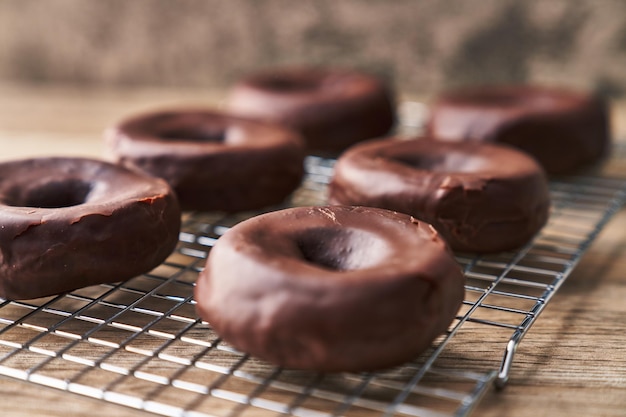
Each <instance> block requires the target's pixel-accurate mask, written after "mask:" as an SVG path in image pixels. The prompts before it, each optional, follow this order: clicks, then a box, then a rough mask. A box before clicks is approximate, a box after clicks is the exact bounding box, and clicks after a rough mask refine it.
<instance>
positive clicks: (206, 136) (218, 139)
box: [159, 127, 226, 143]
mask: <svg viewBox="0 0 626 417" xmlns="http://www.w3.org/2000/svg"><path fill="white" fill-rule="evenodd" d="M159 136H160V137H161V138H163V139H166V140H169V141H185V142H202V143H207V142H214V143H223V142H224V141H225V139H226V132H225V131H224V129H202V128H197V127H196V128H193V127H181V128H177V129H170V130H165V131H163V132H161V133H160V134H159Z"/></svg>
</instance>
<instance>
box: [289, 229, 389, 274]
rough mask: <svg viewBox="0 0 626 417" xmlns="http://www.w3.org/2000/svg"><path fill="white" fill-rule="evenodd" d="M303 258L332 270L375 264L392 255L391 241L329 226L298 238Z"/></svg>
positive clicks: (353, 268) (362, 232) (361, 231)
mask: <svg viewBox="0 0 626 417" xmlns="http://www.w3.org/2000/svg"><path fill="white" fill-rule="evenodd" d="M296 244H297V247H298V249H299V250H300V253H301V255H302V258H303V259H304V260H305V261H307V262H309V263H312V264H315V265H316V266H319V267H322V268H324V269H330V270H333V271H352V270H358V269H365V268H369V267H373V266H375V265H377V264H379V263H380V262H382V261H383V260H384V259H385V258H386V257H387V255H388V254H389V252H390V250H389V246H388V243H387V242H386V241H385V240H384V239H382V238H381V237H379V236H377V235H375V234H374V233H371V232H368V231H365V230H358V229H349V228H345V229H338V228H330V227H322V228H313V229H307V230H306V231H304V232H303V233H302V234H300V235H299V236H298V237H297V238H296Z"/></svg>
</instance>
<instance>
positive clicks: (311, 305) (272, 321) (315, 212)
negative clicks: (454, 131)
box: [195, 206, 464, 372]
mask: <svg viewBox="0 0 626 417" xmlns="http://www.w3.org/2000/svg"><path fill="white" fill-rule="evenodd" d="M463 284H464V277H463V274H462V273H461V270H460V268H459V266H458V264H457V263H456V261H455V260H454V258H453V257H452V255H451V252H450V251H449V249H448V247H447V245H446V244H445V243H444V241H443V240H442V239H441V238H440V237H439V235H438V233H437V232H436V231H435V230H434V229H433V228H432V227H431V226H429V225H428V224H426V223H424V222H420V221H417V220H415V219H413V218H411V217H410V216H407V215H404V214H399V213H394V212H391V211H387V210H381V209H375V208H364V207H342V206H334V207H300V208H292V209H286V210H282V211H277V212H271V213H268V214H264V215H261V216H257V217H254V218H251V219H249V220H246V221H244V222H242V223H240V224H238V225H236V226H235V227H233V228H232V229H230V230H229V231H228V232H227V233H226V234H224V235H223V236H222V237H221V238H220V239H219V240H218V241H217V243H216V245H215V246H214V247H213V249H212V250H211V252H210V254H209V258H208V260H207V264H206V268H205V269H204V270H203V271H202V272H201V273H200V277H199V278H198V281H197V284H196V289H195V298H196V301H197V308H198V312H199V314H200V316H201V317H202V318H203V319H205V320H207V321H208V322H209V324H210V325H211V326H212V328H213V329H214V330H215V331H216V332H217V333H218V334H219V335H220V336H221V337H223V338H224V339H225V340H226V341H228V342H229V343H231V344H233V345H234V346H235V347H237V348H238V349H241V350H243V351H245V352H248V353H250V354H252V355H254V356H257V357H259V358H262V359H265V360H268V361H270V362H273V363H275V364H277V365H279V366H284V367H288V368H298V369H311V370H317V371H324V372H335V371H361V370H371V369H377V368H384V367H390V366H394V365H397V364H400V363H403V362H405V361H407V360H410V359H412V358H413V357H415V356H416V355H418V354H419V353H421V352H422V351H424V350H425V349H426V348H427V347H428V346H429V345H430V343H431V342H432V341H433V339H434V338H435V337H437V336H438V335H439V334H441V333H442V332H444V331H445V330H446V328H447V327H448V326H449V325H450V323H451V321H452V320H453V319H454V317H455V314H456V313H457V311H458V309H459V307H460V305H461V302H462V300H463V295H464V288H463Z"/></svg>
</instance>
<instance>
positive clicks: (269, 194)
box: [105, 109, 305, 212]
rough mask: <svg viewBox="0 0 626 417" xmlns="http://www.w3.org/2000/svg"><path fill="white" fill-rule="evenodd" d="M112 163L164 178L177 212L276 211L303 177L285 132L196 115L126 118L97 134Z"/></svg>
mask: <svg viewBox="0 0 626 417" xmlns="http://www.w3.org/2000/svg"><path fill="white" fill-rule="evenodd" d="M105 140H106V146H107V152H108V155H109V158H110V159H112V160H113V161H115V162H117V163H119V164H121V165H123V166H126V167H129V168H133V169H138V170H141V171H144V172H147V173H149V174H150V175H153V176H156V177H161V178H163V179H165V180H166V181H167V182H168V183H169V184H170V185H171V186H172V187H173V188H174V190H175V191H176V194H177V195H178V198H179V200H180V204H181V207H182V208H183V209H184V210H204V211H211V210H219V211H227V212H237V211H244V210H252V209H259V208H263V207H266V206H270V205H274V204H279V203H281V202H283V201H284V200H285V199H286V198H287V196H288V195H289V194H290V193H291V192H292V191H294V190H295V189H296V188H297V187H298V186H299V185H300V181H301V180H302V176H303V175H304V167H303V161H304V156H305V153H304V145H303V142H302V139H301V138H300V136H299V135H298V134H297V133H296V132H293V131H291V130H288V129H286V128H283V127H280V126H276V125H272V124H268V123H262V122H257V121H252V120H246V119H242V118H239V117H232V116H229V115H226V114H222V113H218V112H214V111H209V110H200V109H195V110H193V109H188V110H182V109H181V110H172V111H161V112H154V113H149V114H145V115H139V116H137V117H133V118H130V119H128V120H126V121H123V122H121V123H120V124H119V125H117V126H115V127H113V128H111V129H109V130H108V131H107V132H106V134H105Z"/></svg>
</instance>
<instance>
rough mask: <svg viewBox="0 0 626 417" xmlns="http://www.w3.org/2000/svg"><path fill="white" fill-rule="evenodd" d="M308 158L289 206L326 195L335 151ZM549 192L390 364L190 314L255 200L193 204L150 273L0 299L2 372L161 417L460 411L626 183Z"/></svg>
mask: <svg viewBox="0 0 626 417" xmlns="http://www.w3.org/2000/svg"><path fill="white" fill-rule="evenodd" d="M306 166H307V177H306V179H305V181H304V183H303V186H302V187H301V188H300V189H299V190H298V192H296V193H295V195H294V197H293V199H292V201H291V203H290V205H315V204H323V203H324V200H325V193H326V186H327V183H328V180H329V178H330V176H331V174H332V170H333V161H332V160H329V159H323V158H318V157H309V158H308V159H307V161H306ZM551 193H552V212H551V216H550V219H549V222H548V224H547V225H546V226H545V227H544V229H543V230H542V231H541V232H540V233H539V234H538V236H537V237H536V238H535V239H534V240H533V241H532V242H530V243H529V244H528V245H527V246H525V247H523V248H521V249H520V250H518V251H515V252H506V253H499V254H494V255H489V256H479V257H475V256H467V255H463V254H458V255H457V260H458V261H459V263H460V264H461V265H462V266H463V268H464V271H465V275H466V278H467V284H466V298H465V301H464V303H463V306H462V308H461V310H460V311H459V315H458V316H457V318H456V319H455V321H454V322H453V323H452V325H451V326H450V328H449V330H448V332H447V333H446V334H444V335H442V336H441V337H439V338H438V339H437V340H436V341H435V342H434V343H433V345H432V347H431V348H430V349H429V350H428V351H427V352H426V353H425V354H423V355H421V356H420V357H418V358H416V359H415V360H413V361H411V362H409V363H406V364H404V365H402V366H400V367H397V368H394V369H389V370H386V371H383V372H377V373H361V374H347V373H343V374H326V375H325V374H317V373H313V372H303V371H294V370H289V369H281V368H277V367H275V366H272V365H270V364H267V363H264V362H262V361H260V360H258V359H256V358H254V357H250V356H249V355H247V354H245V353H243V352H239V351H237V350H236V349H234V348H233V347H232V346H229V345H228V344H227V343H225V342H223V341H221V340H220V339H219V337H218V336H217V335H216V334H215V333H214V332H213V331H212V329H211V327H210V324H209V323H206V322H202V321H201V320H199V319H198V317H197V314H196V312H195V301H194V300H193V297H192V293H193V286H194V282H195V280H196V277H197V274H198V272H199V271H200V270H201V269H202V267H203V266H204V262H205V259H206V257H207V255H208V253H209V251H210V250H211V247H212V246H213V244H214V243H215V242H216V241H217V239H219V237H220V236H221V235H222V234H223V233H224V232H225V231H226V230H228V228H230V227H231V226H232V225H234V224H236V223H238V222H239V221H241V220H243V219H245V218H247V217H249V216H251V215H253V214H254V213H246V214H240V215H235V216H233V215H231V216H226V215H223V214H220V213H190V214H186V215H185V217H184V222H183V229H182V232H181V234H180V242H179V245H178V247H177V249H176V251H175V252H174V253H173V254H172V255H171V256H170V257H169V258H168V259H167V260H166V261H165V262H164V263H163V264H162V265H160V266H159V267H157V268H156V269H154V270H153V271H151V272H150V273H147V274H144V275H141V276H138V277H136V278H133V279H131V280H129V281H126V282H122V283H118V284H115V285H98V286H93V287H88V288H84V289H80V290H76V291H73V292H71V293H69V294H65V295H59V296H54V297H48V298H42V299H36V300H28V301H7V300H2V299H0V374H3V375H7V376H10V377H14V378H17V379H21V380H26V381H30V382H32V383H35V384H40V385H45V386H50V387H54V388H58V389H61V390H65V391H69V392H72V393H77V394H81V395H85V396H89V397H94V398H98V399H101V400H103V401H107V402H112V403H118V404H122V405H125V406H129V407H134V408H137V409H142V410H146V411H149V412H152V413H155V414H159V415H165V416H189V417H203V416H216V417H222V416H277V415H292V416H302V417H321V416H339V415H341V416H424V417H443V416H466V415H469V414H470V413H471V411H472V409H473V408H474V407H475V406H476V405H477V404H478V403H479V401H480V399H481V398H482V396H483V395H484V394H485V392H487V390H489V389H490V388H491V387H493V386H494V385H495V386H497V387H502V386H503V385H504V384H505V383H506V381H507V379H508V375H509V371H510V369H511V366H512V365H513V363H514V361H513V359H514V353H515V350H516V348H517V346H518V345H519V343H520V341H521V340H522V338H523V337H524V335H525V334H526V333H527V332H528V330H529V329H530V328H531V326H532V324H533V323H534V322H535V320H537V318H538V317H539V315H540V314H541V312H542V311H543V309H544V308H545V306H546V305H547V304H548V302H549V301H550V299H551V298H552V297H553V296H554V294H555V293H556V292H557V290H558V289H559V288H560V287H561V285H562V284H563V282H564V281H565V279H566V278H567V276H568V275H569V274H570V272H571V271H572V270H573V269H574V267H575V266H576V264H577V263H578V262H579V260H580V259H581V256H582V255H583V253H584V252H585V251H586V249H587V248H588V247H589V245H590V244H591V243H592V242H593V240H594V239H595V238H596V236H597V235H598V233H599V232H600V231H601V230H602V228H603V227H604V226H605V225H606V223H607V222H608V221H609V220H610V219H611V217H612V216H613V214H615V213H616V212H617V211H618V210H619V209H620V208H621V207H622V206H623V205H624V204H625V202H626V182H625V181H624V180H623V179H608V178H601V177H577V178H567V179H563V180H559V181H553V182H552V183H551ZM477 334H480V340H479V341H477V339H476V335H477Z"/></svg>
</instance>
